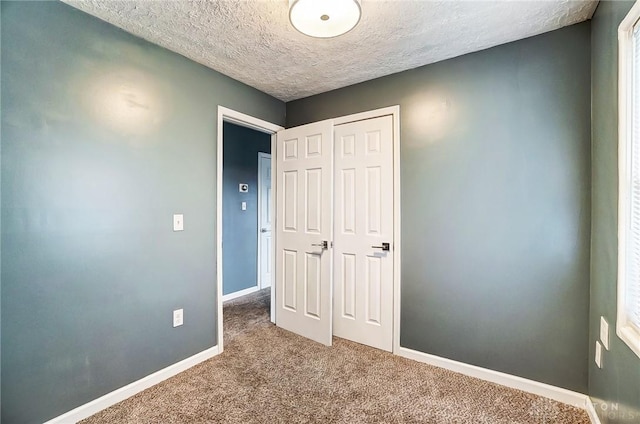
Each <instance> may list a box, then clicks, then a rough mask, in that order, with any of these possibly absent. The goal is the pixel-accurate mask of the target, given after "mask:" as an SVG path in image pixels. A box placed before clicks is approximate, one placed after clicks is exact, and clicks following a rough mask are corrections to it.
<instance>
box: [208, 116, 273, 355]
mask: <svg viewBox="0 0 640 424" xmlns="http://www.w3.org/2000/svg"><path fill="white" fill-rule="evenodd" d="M224 122H230V123H232V124H236V125H240V126H241V127H247V128H251V129H252V130H257V131H260V132H263V133H267V134H271V187H272V190H273V187H275V184H274V182H275V181H274V177H275V172H274V169H275V163H274V161H273V159H274V158H275V157H276V156H275V154H274V153H275V152H276V135H275V134H276V132H278V131H280V130H283V129H284V127H281V126H279V125H276V124H272V123H271V122H267V121H263V120H262V119H258V118H254V117H253V116H250V115H247V114H244V113H242V112H237V111H235V110H232V109H229V108H226V107H224V106H218V121H217V125H218V135H217V139H216V143H217V153H216V284H217V295H216V298H217V302H218V313H217V317H216V318H217V324H218V326H217V327H218V331H217V332H218V337H217V338H218V352H219V353H222V351H223V347H224V343H223V335H224V329H223V319H222V302H223V299H222V166H223V164H222V159H223V150H222V148H223V144H224V143H223V141H224V138H223V134H222V127H223V123H224ZM273 203H274V202H271V205H272V206H271V208H272V209H271V217H272V228H273V227H275V226H276V225H277V220H276V216H275V214H274V210H273ZM271 243H272V245H271V247H272V249H273V251H275V237H271ZM259 245H260V244H259V243H258V246H259ZM274 269H275V268H274ZM274 279H275V273H272V275H271V299H272V302H271V304H272V305H273V299H275V293H274V291H275V282H274V281H273V280H274ZM271 321H272V322H275V316H274V308H273V307H272V308H271Z"/></svg>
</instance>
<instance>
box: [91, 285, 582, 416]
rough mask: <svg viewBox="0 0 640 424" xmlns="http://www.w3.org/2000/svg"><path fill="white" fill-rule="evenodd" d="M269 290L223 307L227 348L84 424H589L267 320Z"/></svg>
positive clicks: (564, 410)
mask: <svg viewBox="0 0 640 424" xmlns="http://www.w3.org/2000/svg"><path fill="white" fill-rule="evenodd" d="M268 314H269V291H268V290H267V291H263V292H258V293H256V294H254V295H249V296H245V297H243V298H240V299H237V300H235V301H232V302H231V303H228V304H225V306H224V329H225V333H224V343H225V349H224V352H223V353H222V354H221V355H218V356H216V357H214V358H212V359H210V360H208V361H205V362H203V363H201V364H199V365H197V366H195V367H193V368H190V369H189V370H187V371H185V372H183V373H181V374H178V375H176V376H175V377H173V378H170V379H168V380H166V381H164V382H162V383H160V384H158V385H156V386H154V387H152V388H150V389H148V390H145V391H143V392H141V393H139V394H137V395H136V396H133V397H131V398H129V399H127V400H125V401H123V402H120V403H118V404H116V405H114V406H112V407H111V408H108V409H105V410H104V411H101V412H99V413H98V414H96V415H94V416H92V417H90V418H88V419H86V420H84V421H82V423H84V424H98V423H248V424H251V423H345V424H346V423H434V424H435V423H487V424H489V423H491V424H496V423H498V424H517V423H545V424H546V423H560V424H588V423H589V422H590V421H589V418H588V417H587V415H586V413H585V412H584V411H582V410H580V409H578V408H574V407H571V406H568V405H565V404H562V403H558V402H554V401H551V400H548V399H545V398H541V397H538V396H535V395H532V394H528V393H525V392H521V391H518V390H513V389H509V388H506V387H503V386H499V385H497V384H492V383H489V382H486V381H483V380H478V379H475V378H471V377H466V376H463V375H461V374H457V373H454V372H451V371H447V370H444V369H441V368H437V367H432V366H429V365H426V364H422V363H418V362H415V361H411V360H408V359H404V358H400V357H398V356H394V355H391V354H389V353H386V352H382V351H379V350H376V349H372V348H369V347H367V346H363V345H360V344H357V343H353V342H349V341H346V340H342V339H339V338H334V345H333V346H332V347H325V346H321V345H319V344H317V343H315V342H312V341H309V340H307V339H305V338H303V337H300V336H297V335H295V334H292V333H290V332H288V331H285V330H282V329H280V328H277V327H275V326H274V325H273V324H271V323H270V322H269V315H268Z"/></svg>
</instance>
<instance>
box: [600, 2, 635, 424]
mask: <svg viewBox="0 0 640 424" xmlns="http://www.w3.org/2000/svg"><path fill="white" fill-rule="evenodd" d="M632 5H633V2H631V1H616V2H611V1H601V2H600V4H599V5H598V9H597V10H596V13H595V14H594V16H593V20H592V24H591V31H592V32H591V48H592V51H591V66H592V71H591V72H592V78H591V89H592V105H593V106H592V107H593V112H592V123H591V137H592V141H591V149H592V150H591V152H592V153H591V154H592V184H593V188H592V210H591V216H592V224H591V235H592V239H591V316H590V324H591V325H590V338H589V340H590V343H589V348H590V351H589V394H590V395H591V397H592V399H593V401H594V404H595V406H596V411H597V412H598V415H599V416H600V418H601V421H602V423H603V424H613V423H624V424H631V423H640V358H638V357H637V356H636V354H635V353H633V352H632V351H631V349H629V348H628V347H627V345H626V344H625V343H624V342H623V341H622V340H620V339H619V338H618V337H617V336H616V335H615V325H616V314H617V305H616V303H617V302H616V295H617V290H616V286H617V278H618V263H617V260H618V254H617V253H618V215H617V214H618V113H617V111H618V26H619V25H620V22H621V21H622V19H623V18H624V17H625V16H626V14H627V13H628V11H629V9H631V6H632ZM600 316H604V317H605V318H606V319H607V321H608V322H609V326H610V330H609V331H610V333H611V334H610V341H611V350H610V351H604V354H603V368H602V369H599V368H598V367H597V366H596V365H595V362H594V356H595V342H596V340H598V339H599V333H600V329H599V328H600Z"/></svg>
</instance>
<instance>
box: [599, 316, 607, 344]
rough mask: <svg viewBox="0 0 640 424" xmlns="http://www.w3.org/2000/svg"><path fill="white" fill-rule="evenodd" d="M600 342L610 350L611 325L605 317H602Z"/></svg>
mask: <svg viewBox="0 0 640 424" xmlns="http://www.w3.org/2000/svg"><path fill="white" fill-rule="evenodd" d="M600 341H601V342H602V346H604V348H605V349H607V350H609V323H608V322H607V320H606V319H604V317H602V316H601V317H600Z"/></svg>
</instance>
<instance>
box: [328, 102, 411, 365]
mask: <svg viewBox="0 0 640 424" xmlns="http://www.w3.org/2000/svg"><path fill="white" fill-rule="evenodd" d="M389 115H391V117H392V118H393V255H394V258H393V353H395V354H398V351H399V349H400V307H401V305H400V293H401V287H400V282H401V281H402V279H401V271H402V267H401V264H402V259H401V258H402V256H401V247H402V244H401V235H402V234H401V222H400V216H401V215H400V105H395V106H389V107H384V108H380V109H375V110H370V111H367V112H361V113H354V114H352V115H346V116H340V117H338V118H334V119H333V125H334V126H336V125H342V124H348V123H350V122H356V121H364V120H366V119H373V118H379V117H381V116H389Z"/></svg>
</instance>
